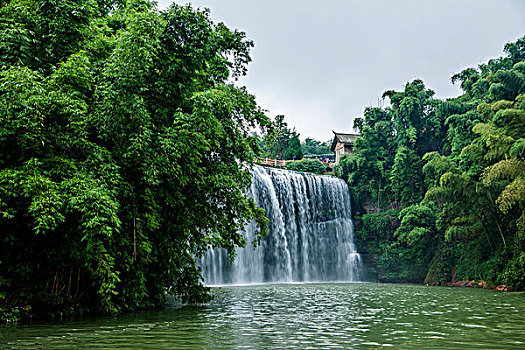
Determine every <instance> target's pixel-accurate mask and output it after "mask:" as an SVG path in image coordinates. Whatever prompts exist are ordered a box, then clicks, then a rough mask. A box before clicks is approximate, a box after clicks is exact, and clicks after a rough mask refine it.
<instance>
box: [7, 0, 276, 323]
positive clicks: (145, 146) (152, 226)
mask: <svg viewBox="0 0 525 350" xmlns="http://www.w3.org/2000/svg"><path fill="white" fill-rule="evenodd" d="M0 23H1V25H0V38H1V40H0V68H1V69H0V238H1V241H2V244H1V247H0V296H1V297H0V308H7V307H16V306H20V305H23V306H26V305H29V306H30V307H31V308H32V311H34V312H37V313H51V312H64V313H79V312H91V311H98V312H105V313H118V312H121V311H125V310H136V309H140V308H150V307H157V306H161V305H163V303H164V299H165V295H166V293H171V294H174V295H175V296H177V297H179V298H181V299H183V300H184V301H189V302H200V301H205V300H207V298H208V293H207V290H206V288H204V287H203V286H202V284H201V281H200V274H199V268H198V266H197V265H196V260H195V258H196V257H198V256H200V255H201V254H203V252H204V251H205V250H207V248H208V246H210V245H212V246H216V247H223V248H225V249H227V251H228V252H229V253H230V254H231V255H232V256H233V254H234V252H235V248H236V247H237V246H243V245H245V244H246V243H247V242H245V240H244V237H243V236H242V234H241V233H240V228H242V227H243V226H244V225H245V224H246V223H247V222H248V221H251V220H255V222H256V223H257V225H258V227H259V232H260V234H261V235H264V234H265V232H266V219H265V217H264V213H263V211H262V209H260V208H258V207H257V206H256V205H255V203H254V201H253V200H252V199H250V198H247V197H246V196H245V192H246V190H247V189H248V187H249V186H250V184H251V173H250V164H251V162H252V159H253V155H254V154H258V152H259V147H258V145H257V138H256V137H254V136H252V134H251V133H252V131H253V129H254V128H256V127H262V128H263V129H264V128H266V127H267V126H268V125H270V123H271V121H270V120H269V119H268V118H267V117H266V116H265V115H264V113H263V111H262V110H261V109H260V108H259V107H258V106H257V104H256V102H255V98H254V97H253V96H252V95H250V94H249V93H248V92H247V91H246V90H245V89H244V88H240V87H237V86H235V85H234V84H233V83H232V79H235V78H236V77H238V76H241V75H243V74H245V73H246V69H247V67H246V66H247V64H248V63H249V62H250V55H249V50H250V48H251V47H252V46H253V43H252V41H250V40H248V39H247V38H246V37H245V34H244V33H243V32H239V31H236V30H231V29H229V28H227V27H226V26H225V25H224V24H222V23H214V22H213V21H212V20H211V19H210V16H209V13H208V11H207V10H195V9H193V8H192V7H190V6H179V5H176V4H173V5H171V6H170V7H169V8H168V9H166V10H164V11H159V10H157V8H156V5H155V3H154V2H152V1H147V0H128V1H122V0H119V1H116V0H115V1H111V0H97V1H95V0H79V1H69V0H66V1H57V0H10V1H7V2H6V1H4V2H2V4H1V5H0Z"/></svg>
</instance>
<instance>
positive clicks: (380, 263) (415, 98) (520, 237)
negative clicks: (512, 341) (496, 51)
mask: <svg viewBox="0 0 525 350" xmlns="http://www.w3.org/2000/svg"><path fill="white" fill-rule="evenodd" d="M524 59H525V37H524V38H521V39H519V40H518V41H516V42H514V43H509V44H506V45H505V56H503V57H501V58H498V59H493V60H490V61H489V62H488V63H486V64H481V65H480V66H479V67H477V68H468V69H465V70H464V71H462V72H460V73H458V74H456V75H454V76H453V77H452V82H453V83H459V84H461V88H462V90H463V92H464V93H463V94H462V95H461V96H459V97H457V98H452V99H448V100H446V101H440V100H437V99H435V98H434V92H433V91H431V90H429V89H427V88H426V87H425V85H424V84H423V82H422V81H420V80H415V81H412V82H410V83H407V84H406V86H405V88H404V90H403V91H387V92H385V93H384V95H383V97H387V98H389V99H390V107H387V108H377V107H369V108H366V109H365V111H364V117H363V118H358V119H356V120H355V125H354V127H355V129H357V130H358V131H359V133H360V134H361V136H360V137H359V138H358V139H357V140H356V143H355V151H356V153H355V154H354V155H351V156H348V157H346V158H344V159H343V160H342V161H341V166H340V167H339V168H338V169H337V171H338V174H339V175H340V176H341V177H343V178H344V179H345V180H347V182H348V184H349V186H350V187H351V191H352V193H353V194H354V195H355V198H354V199H355V204H356V205H355V207H356V210H357V215H358V218H359V220H358V222H357V230H356V234H355V235H356V239H357V241H358V242H357V243H358V246H360V247H361V249H363V250H364V251H366V252H368V253H369V254H368V255H369V258H370V259H369V260H370V262H371V263H372V264H374V265H375V266H377V267H378V271H379V278H380V279H382V280H394V281H411V282H423V281H425V280H426V281H427V282H434V283H447V282H451V281H454V280H472V279H474V280H485V281H487V282H488V283H490V284H506V285H508V286H510V287H511V288H513V289H525V61H524Z"/></svg>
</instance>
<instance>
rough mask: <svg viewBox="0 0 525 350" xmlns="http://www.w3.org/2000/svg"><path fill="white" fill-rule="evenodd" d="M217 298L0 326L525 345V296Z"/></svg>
mask: <svg viewBox="0 0 525 350" xmlns="http://www.w3.org/2000/svg"><path fill="white" fill-rule="evenodd" d="M214 293H215V294H216V297H215V299H214V301H213V302H211V303H209V304H207V305H201V306H185V307H182V308H180V307H178V306H175V304H174V305H171V306H168V307H167V308H166V309H165V310H162V311H151V312H137V313H133V314H127V315H123V316H120V317H105V318H85V319H83V320H74V321H63V322H59V323H35V324H31V325H24V326H7V327H5V326H4V327H2V328H0V348H7V349H283V348H295V349H386V348H394V349H428V348H439V349H524V348H525V294H524V293H505V292H497V291H493V290H480V289H470V288H446V287H427V286H420V285H407V284H375V283H336V284H262V285H252V286H244V287H243V286H235V287H223V288H214Z"/></svg>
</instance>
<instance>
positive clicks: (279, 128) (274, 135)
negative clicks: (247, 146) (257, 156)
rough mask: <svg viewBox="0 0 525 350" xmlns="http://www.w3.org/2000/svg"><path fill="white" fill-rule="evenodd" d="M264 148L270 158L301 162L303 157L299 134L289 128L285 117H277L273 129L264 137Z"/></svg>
mask: <svg viewBox="0 0 525 350" xmlns="http://www.w3.org/2000/svg"><path fill="white" fill-rule="evenodd" d="M262 148H263V150H264V151H265V155H266V156H267V157H270V158H280V159H287V160H290V159H297V160H299V159H301V158H302V157H303V151H302V148H301V142H300V141H299V134H298V133H297V132H296V131H295V129H290V128H289V127H288V123H286V122H285V121H284V115H278V116H276V117H275V121H274V123H273V125H272V128H270V129H269V130H268V132H267V133H266V134H265V135H264V136H263V147H262Z"/></svg>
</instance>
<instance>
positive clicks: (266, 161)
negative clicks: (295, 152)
mask: <svg viewBox="0 0 525 350" xmlns="http://www.w3.org/2000/svg"><path fill="white" fill-rule="evenodd" d="M255 163H257V164H259V165H265V166H272V167H274V168H284V167H286V160H282V159H271V158H260V157H256V158H255Z"/></svg>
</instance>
